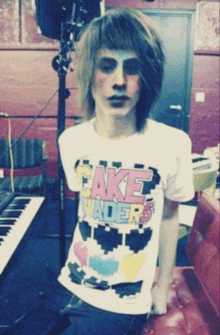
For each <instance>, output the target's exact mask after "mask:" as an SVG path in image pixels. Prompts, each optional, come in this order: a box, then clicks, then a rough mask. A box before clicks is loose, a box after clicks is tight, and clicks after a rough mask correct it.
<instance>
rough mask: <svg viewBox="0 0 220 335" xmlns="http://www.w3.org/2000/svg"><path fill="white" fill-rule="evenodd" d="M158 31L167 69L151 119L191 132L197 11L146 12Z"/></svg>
mask: <svg viewBox="0 0 220 335" xmlns="http://www.w3.org/2000/svg"><path fill="white" fill-rule="evenodd" d="M143 12H144V13H146V14H147V15H149V16H150V17H151V19H152V20H153V21H154V23H155V26H156V27H157V28H158V30H159V32H160V34H161V37H162V40H163V43H164V48H165V55H166V65H165V75H164V81H163V86H162V92H161V96H160V99H159V101H158V103H157V106H155V109H154V110H153V111H152V118H153V119H155V120H157V121H160V122H163V123H166V124H168V125H171V126H174V127H176V128H180V129H183V130H184V131H186V132H188V128H189V112H190V96H191V77H192V63H193V40H194V11H193V10H192V11H191V10H187V11H184V10H175V11H171V10H164V11H162V10H155V11H152V10H145V9H143Z"/></svg>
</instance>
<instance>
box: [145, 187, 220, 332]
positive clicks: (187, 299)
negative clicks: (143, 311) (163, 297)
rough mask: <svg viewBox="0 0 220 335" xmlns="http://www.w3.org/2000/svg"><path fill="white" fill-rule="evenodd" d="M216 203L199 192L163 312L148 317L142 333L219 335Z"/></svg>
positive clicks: (217, 211) (217, 204) (218, 224)
mask: <svg viewBox="0 0 220 335" xmlns="http://www.w3.org/2000/svg"><path fill="white" fill-rule="evenodd" d="M219 226H220V223H219V202H218V200H217V199H214V198H211V197H209V196H207V195H206V194H205V193H204V194H203V196H202V198H201V200H200V203H199V205H198V208H197V212H196V216H195V220H194V223H193V227H192V229H191V233H190V236H189V240H188V243H187V248H186V252H187V255H188V257H189V259H190V261H191V262H192V264H193V266H192V267H175V268H174V273H173V278H174V279H173V283H172V285H171V288H170V292H169V298H168V311H167V314H165V315H160V316H151V317H150V319H149V322H148V324H147V325H146V327H145V328H144V330H143V335H186V334H187V335H219V333H220V332H219Z"/></svg>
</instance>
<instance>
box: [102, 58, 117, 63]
mask: <svg viewBox="0 0 220 335" xmlns="http://www.w3.org/2000/svg"><path fill="white" fill-rule="evenodd" d="M99 62H116V60H115V59H114V58H111V57H102V58H100V59H99Z"/></svg>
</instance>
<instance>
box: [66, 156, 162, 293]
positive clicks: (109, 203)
mask: <svg viewBox="0 0 220 335" xmlns="http://www.w3.org/2000/svg"><path fill="white" fill-rule="evenodd" d="M76 173H77V177H78V180H79V183H80V185H81V199H80V202H81V204H80V211H79V224H78V227H79V232H80V235H81V240H78V241H75V240H74V242H75V243H74V245H73V250H74V254H75V256H76V262H75V263H71V262H70V263H69V264H68V267H69V270H70V272H71V274H70V278H71V280H72V281H73V282H74V283H78V284H81V283H82V282H83V283H84V284H85V285H88V286H89V287H93V288H96V289H99V290H107V289H109V288H110V287H111V289H113V290H115V292H116V293H117V294H118V295H119V296H120V297H123V296H130V295H134V294H136V293H138V292H140V290H141V285H142V280H137V275H138V273H139V271H140V270H141V268H142V266H143V264H144V262H145V260H146V254H145V252H144V250H145V248H146V247H147V245H148V243H149V241H150V240H151V238H152V233H153V230H152V227H150V226H149V223H150V220H151V218H152V216H153V214H154V207H155V203H154V195H153V193H152V191H154V190H155V189H156V187H157V185H159V183H160V176H159V174H158V172H157V170H156V169H154V168H152V167H147V168H146V167H145V166H144V165H143V164H134V166H133V167H132V168H123V166H122V163H121V162H110V163H109V162H107V161H98V162H94V161H92V160H82V161H78V162H77V164H76ZM91 241H92V242H91ZM90 243H93V248H91V247H89V245H90ZM94 243H95V248H94ZM119 248H123V250H122V249H120V250H122V257H121V258H120V257H118V255H119V253H118V252H119ZM91 250H92V251H91ZM88 269H89V270H88ZM91 270H92V271H93V273H92V272H91ZM119 273H120V275H123V278H124V282H123V281H122V282H120V283H119V284H110V282H111V280H112V278H114V276H118V274H119ZM139 279H140V278H139Z"/></svg>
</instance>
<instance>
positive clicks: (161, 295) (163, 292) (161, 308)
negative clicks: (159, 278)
mask: <svg viewBox="0 0 220 335" xmlns="http://www.w3.org/2000/svg"><path fill="white" fill-rule="evenodd" d="M169 287H170V285H168V286H165V287H160V286H159V285H158V284H156V285H155V286H154V287H153V288H152V291H151V294H152V309H151V314H157V315H161V314H166V312H167V298H168V292H169Z"/></svg>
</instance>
